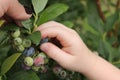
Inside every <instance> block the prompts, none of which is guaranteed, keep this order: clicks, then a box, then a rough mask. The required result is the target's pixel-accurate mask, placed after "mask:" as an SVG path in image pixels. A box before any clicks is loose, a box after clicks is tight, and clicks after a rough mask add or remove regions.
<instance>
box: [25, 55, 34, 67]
mask: <svg viewBox="0 0 120 80" xmlns="http://www.w3.org/2000/svg"><path fill="white" fill-rule="evenodd" d="M24 63H25V65H26V66H32V65H33V59H32V58H31V57H26V58H25V59H24Z"/></svg>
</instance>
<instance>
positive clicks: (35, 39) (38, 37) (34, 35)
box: [27, 31, 41, 45]
mask: <svg viewBox="0 0 120 80" xmlns="http://www.w3.org/2000/svg"><path fill="white" fill-rule="evenodd" d="M27 38H28V39H30V40H31V41H32V42H33V43H34V44H36V45H38V44H39V43H40V40H41V33H40V32H39V31H36V32H33V33H32V34H30V35H29V36H28V37H27Z"/></svg>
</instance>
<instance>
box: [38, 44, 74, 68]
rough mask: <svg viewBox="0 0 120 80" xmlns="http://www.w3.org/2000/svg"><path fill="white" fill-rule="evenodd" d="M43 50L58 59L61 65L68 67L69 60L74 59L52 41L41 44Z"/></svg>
mask: <svg viewBox="0 0 120 80" xmlns="http://www.w3.org/2000/svg"><path fill="white" fill-rule="evenodd" d="M40 48H41V50H43V51H44V52H45V53H46V54H47V55H48V56H49V57H51V58H52V59H54V60H55V61H57V62H58V63H59V64H60V65H61V66H63V67H68V66H69V65H68V64H69V62H70V61H71V60H70V59H72V55H70V54H69V53H65V52H64V51H62V50H61V49H59V48H58V47H57V46H55V45H54V44H52V43H44V44H42V45H41V47H40Z"/></svg>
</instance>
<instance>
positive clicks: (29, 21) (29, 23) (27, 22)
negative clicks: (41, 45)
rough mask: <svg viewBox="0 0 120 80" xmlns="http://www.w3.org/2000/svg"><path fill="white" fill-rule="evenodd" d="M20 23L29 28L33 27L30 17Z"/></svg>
mask: <svg viewBox="0 0 120 80" xmlns="http://www.w3.org/2000/svg"><path fill="white" fill-rule="evenodd" d="M22 25H23V26H24V27H25V28H26V29H28V30H30V29H31V28H32V27H33V21H32V20H31V19H28V20H25V21H22Z"/></svg>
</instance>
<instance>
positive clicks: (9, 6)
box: [0, 0, 31, 20]
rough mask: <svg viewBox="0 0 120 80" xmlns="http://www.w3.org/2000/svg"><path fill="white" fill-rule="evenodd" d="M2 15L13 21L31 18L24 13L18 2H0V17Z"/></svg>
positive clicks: (1, 0)
mask: <svg viewBox="0 0 120 80" xmlns="http://www.w3.org/2000/svg"><path fill="white" fill-rule="evenodd" d="M4 14H6V15H8V16H10V17H11V18H13V19H15V20H25V19H28V18H29V17H30V16H31V15H28V14H27V13H26V12H25V9H24V7H23V6H22V5H21V4H20V3H19V2H18V0H0V17H2V16H3V15H4Z"/></svg>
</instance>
